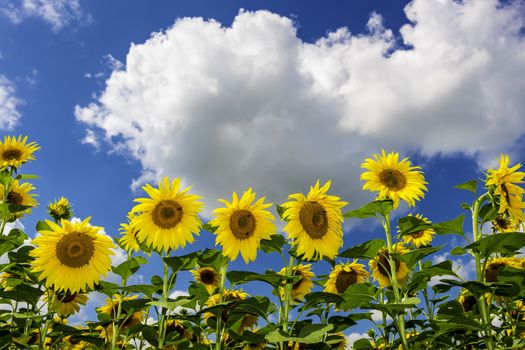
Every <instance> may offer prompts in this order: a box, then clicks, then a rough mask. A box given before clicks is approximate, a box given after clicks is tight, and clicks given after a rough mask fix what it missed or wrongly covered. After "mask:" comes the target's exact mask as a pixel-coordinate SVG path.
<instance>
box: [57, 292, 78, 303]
mask: <svg viewBox="0 0 525 350" xmlns="http://www.w3.org/2000/svg"><path fill="white" fill-rule="evenodd" d="M76 297H77V293H72V294H70V293H65V294H64V295H62V296H61V295H59V296H58V300H59V301H60V302H61V303H70V302H72V301H73V300H75V298H76Z"/></svg>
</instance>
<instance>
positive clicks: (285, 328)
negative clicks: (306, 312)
mask: <svg viewBox="0 0 525 350" xmlns="http://www.w3.org/2000/svg"><path fill="white" fill-rule="evenodd" d="M293 265H294V257H293V256H291V255H290V262H289V263H288V266H287V267H286V277H292V274H293ZM291 295H292V284H291V283H289V282H287V283H286V286H284V305H283V309H284V310H283V320H282V321H283V324H282V327H283V331H284V332H285V333H288V317H289V313H290V297H291ZM283 349H284V350H288V342H284V343H283Z"/></svg>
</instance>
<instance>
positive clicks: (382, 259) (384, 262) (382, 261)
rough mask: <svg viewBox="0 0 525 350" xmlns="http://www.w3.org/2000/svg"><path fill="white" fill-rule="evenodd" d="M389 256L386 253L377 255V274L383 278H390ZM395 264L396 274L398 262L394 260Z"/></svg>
mask: <svg viewBox="0 0 525 350" xmlns="http://www.w3.org/2000/svg"><path fill="white" fill-rule="evenodd" d="M389 260H390V254H388V252H383V253H380V254H379V259H378V261H377V268H378V270H379V273H381V274H382V275H383V276H387V277H389V276H390V261H389ZM395 264H396V272H397V271H398V270H399V266H400V264H401V263H400V262H399V261H397V260H395Z"/></svg>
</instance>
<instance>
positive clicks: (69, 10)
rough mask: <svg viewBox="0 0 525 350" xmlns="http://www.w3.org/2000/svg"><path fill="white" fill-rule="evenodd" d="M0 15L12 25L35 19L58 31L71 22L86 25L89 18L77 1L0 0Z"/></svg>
mask: <svg viewBox="0 0 525 350" xmlns="http://www.w3.org/2000/svg"><path fill="white" fill-rule="evenodd" d="M0 14H2V15H4V16H5V17H7V18H8V19H10V20H11V21H12V22H13V23H20V22H22V21H23V20H24V19H26V18H31V17H36V18H40V19H42V20H44V21H45V22H47V23H49V24H50V25H51V28H52V29H53V31H58V30H60V29H62V28H63V27H65V26H67V25H69V24H71V23H72V22H75V21H77V22H81V23H86V22H89V21H91V17H90V16H89V15H87V14H85V13H84V12H83V11H82V8H81V6H80V3H79V0H0Z"/></svg>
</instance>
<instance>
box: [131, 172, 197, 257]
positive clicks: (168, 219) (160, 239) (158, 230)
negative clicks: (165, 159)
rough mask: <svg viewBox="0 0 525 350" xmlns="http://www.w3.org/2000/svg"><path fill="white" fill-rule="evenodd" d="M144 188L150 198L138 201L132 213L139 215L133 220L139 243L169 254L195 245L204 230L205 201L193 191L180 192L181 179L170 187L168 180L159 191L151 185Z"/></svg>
mask: <svg viewBox="0 0 525 350" xmlns="http://www.w3.org/2000/svg"><path fill="white" fill-rule="evenodd" d="M142 188H143V189H144V191H145V192H146V193H147V194H148V195H149V198H137V199H135V202H138V203H140V204H137V205H136V206H135V207H134V208H133V209H132V210H131V211H132V212H136V213H139V214H138V215H137V217H136V218H135V219H134V223H135V225H136V228H137V230H138V232H137V239H138V241H139V242H145V243H146V245H147V246H148V247H153V249H155V250H156V251H157V252H161V251H164V252H166V253H167V252H169V251H170V250H175V249H178V248H179V247H182V248H184V247H186V243H188V242H189V243H193V241H194V240H195V238H194V236H193V235H194V234H195V235H198V234H199V231H200V228H201V220H200V218H199V215H198V214H199V212H200V210H201V209H202V206H203V204H202V203H201V202H199V201H198V200H199V199H200V198H202V197H200V196H197V195H194V194H190V193H188V192H189V190H190V189H191V187H187V188H185V189H181V188H180V179H179V178H177V179H174V180H173V181H172V182H171V183H170V181H169V179H168V177H165V178H164V180H163V181H162V182H161V183H159V188H155V187H153V186H151V185H150V184H147V185H146V186H144V187H142Z"/></svg>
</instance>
